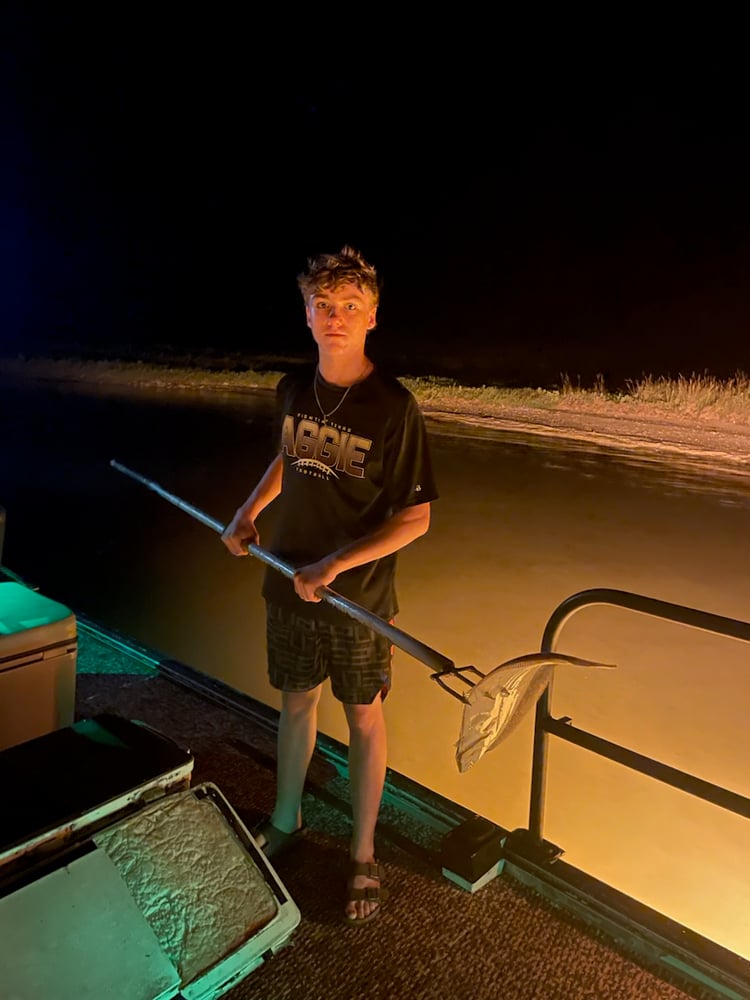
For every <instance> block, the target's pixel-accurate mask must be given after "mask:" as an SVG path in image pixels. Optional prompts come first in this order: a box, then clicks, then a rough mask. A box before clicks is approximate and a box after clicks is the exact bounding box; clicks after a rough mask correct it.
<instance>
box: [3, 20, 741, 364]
mask: <svg viewBox="0 0 750 1000" xmlns="http://www.w3.org/2000/svg"><path fill="white" fill-rule="evenodd" d="M99 17H100V18H102V20H100V21H99V22H98V23H93V24H92V22H91V18H90V17H89V16H88V15H86V16H84V15H83V14H70V13H67V12H59V11H55V12H52V13H48V14H47V15H46V16H45V17H44V18H40V17H36V18H35V17H33V16H32V15H30V14H28V13H26V11H25V10H24V9H22V8H20V7H16V8H11V14H10V15H9V16H7V18H6V20H7V24H6V27H7V29H8V30H6V31H5V32H4V42H5V47H6V52H5V53H4V67H5V74H6V82H7V86H6V87H5V88H4V97H3V98H2V102H3V106H2V109H1V110H2V111H3V112H4V115H3V118H4V121H5V126H4V129H3V131H4V135H3V144H4V147H5V149H6V155H5V157H4V158H3V165H2V167H1V168H0V169H1V170H2V176H3V182H4V183H3V189H4V192H5V193H4V195H3V210H4V216H5V220H6V225H5V227H4V229H5V234H6V236H5V239H4V241H3V244H2V251H1V252H2V254H3V268H2V274H3V288H2V294H1V297H0V303H1V306H0V307H1V308H2V310H3V316H2V338H1V340H0V353H2V354H4V355H8V354H11V355H12V354H19V353H20V354H24V353H26V354H32V353H39V352H46V353H50V352H51V353H58V354H59V353H65V352H66V351H69V350H71V349H74V348H76V347H78V348H80V349H82V350H85V349H89V350H91V351H94V352H98V353H106V351H107V349H108V348H111V349H115V348H117V347H121V346H122V345H128V346H129V348H130V349H131V350H133V351H134V352H138V351H142V352H144V353H148V351H149V350H153V348H154V346H155V345H169V346H170V347H172V348H175V349H178V350H180V349H182V350H184V351H185V352H186V353H188V352H194V351H199V350H202V349H207V348H214V349H218V350H226V351H227V352H236V351H242V352H245V353H249V354H262V353H275V354H278V353H281V354H283V353H289V352H291V353H294V352H299V351H303V352H304V351H305V350H306V348H307V345H308V334H307V330H306V328H305V325H304V316H303V312H302V303H301V299H300V298H299V293H298V291H297V288H296V283H295V276H296V274H297V272H298V271H299V270H301V269H302V267H303V266H304V263H305V259H306V257H307V256H309V255H311V254H314V253H318V252H320V251H323V250H336V249H339V248H340V246H341V245H343V244H344V243H351V244H352V245H354V246H357V247H358V248H359V249H360V250H362V252H363V253H365V255H366V256H367V257H368V258H369V259H370V260H371V261H372V262H373V263H374V264H375V265H376V267H377V268H378V270H379V273H380V276H381V279H382V281H383V297H382V305H381V309H380V313H379V322H378V328H377V329H376V330H375V331H374V333H373V339H372V345H373V352H374V353H375V354H376V355H379V356H381V357H382V358H384V359H385V360H388V361H391V362H392V363H393V364H394V365H395V366H396V367H399V368H405V369H408V368H409V367H410V366H411V367H412V368H414V369H415V374H427V373H429V369H430V368H431V367H433V368H435V371H434V374H449V375H450V374H455V375H456V376H459V375H460V373H461V372H462V371H472V372H476V371H479V372H484V373H486V380H487V381H501V382H502V381H505V382H507V383H513V384H520V383H524V382H527V383H529V384H536V383H539V384H549V383H550V382H555V381H559V378H560V375H561V374H567V375H569V376H570V377H571V378H576V377H580V378H581V380H582V381H583V382H590V381H591V380H593V379H594V378H595V377H596V376H597V375H603V376H604V377H605V380H607V381H608V382H611V383H618V382H619V383H621V382H623V381H624V380H626V379H635V378H639V377H640V376H642V375H643V374H651V375H653V376H655V377H657V376H660V375H665V376H672V377H675V376H677V375H679V374H682V375H690V374H692V373H704V372H707V373H709V374H711V375H713V376H715V377H719V378H727V377H731V376H732V375H733V374H734V373H735V372H736V371H738V370H739V371H742V370H747V369H748V367H749V365H748V361H747V352H746V348H745V343H746V341H747V330H748V326H749V322H748V321H749V320H750V296H749V294H748V280H747V279H748V262H749V261H750V211H749V209H750V196H749V195H748V190H747V183H746V178H747V176H748V175H750V172H749V171H748V167H750V162H749V160H750V156H749V155H748V154H749V153H750V141H749V136H748V126H747V116H746V115H745V114H744V112H741V94H742V90H741V88H740V86H739V80H738V79H735V78H734V76H735V75H736V76H739V73H738V72H737V73H736V74H735V73H734V71H733V69H732V66H731V63H730V62H729V61H728V60H720V59H719V57H718V56H717V57H715V58H713V59H704V60H703V61H702V62H701V63H700V64H697V63H696V64H693V63H692V62H689V61H688V60H687V59H686V60H685V64H684V65H682V66H679V65H677V64H676V63H675V64H673V65H667V64H663V61H656V60H654V62H653V63H652V64H650V65H649V64H647V63H644V62H643V61H641V62H640V63H639V69H638V71H637V72H636V71H635V69H634V68H633V63H632V61H628V62H625V61H623V62H622V63H619V62H618V61H617V60H616V59H614V58H613V59H612V60H611V63H612V64H611V65H609V61H610V56H611V54H610V53H605V54H602V55H601V56H599V57H598V58H595V57H593V56H591V57H590V60H589V62H587V63H585V64H583V63H581V62H575V61H574V60H569V61H568V62H567V63H565V62H564V60H562V58H560V59H558V60H557V61H549V60H545V59H541V57H540V61H539V63H538V64H536V65H534V64H530V63H528V62H527V61H526V59H525V57H524V56H523V55H522V54H519V55H518V56H517V57H515V58H513V57H509V56H508V54H507V53H504V61H503V66H502V68H501V69H498V70H496V71H495V70H492V71H490V70H484V71H479V70H476V69H472V68H470V69H467V70H465V71H464V72H463V73H462V74H461V75H460V76H459V75H457V74H456V72H455V71H450V70H449V69H448V68H447V67H446V66H445V65H442V64H441V63H440V61H439V60H438V59H437V58H436V59H435V63H434V65H429V64H428V63H427V62H426V58H425V61H424V62H423V63H420V65H416V64H415V65H412V66H411V68H410V69H409V70H403V69H400V68H399V69H398V70H394V69H393V67H392V66H390V65H389V66H387V67H386V68H384V69H382V70H381V71H380V72H379V73H378V74H376V71H375V70H373V69H372V68H371V67H369V66H368V69H367V73H366V74H365V75H364V77H363V81H362V85H361V86H353V85H352V82H351V79H350V78H349V77H348V76H347V75H346V74H344V73H343V72H335V71H328V70H326V71H323V70H319V69H317V68H315V67H312V68H311V67H310V66H308V65H306V64H305V63H304V62H302V61H301V60H300V59H299V58H298V56H297V55H295V56H294V57H291V56H290V57H288V59H287V62H286V63H284V64H283V65H277V66H274V68H273V69H263V68H262V67H260V66H259V65H256V64H252V63H251V62H249V61H248V58H247V55H246V54H243V50H242V42H241V39H240V38H235V37H233V35H232V32H231V31H229V29H228V28H227V27H225V26H221V25H212V24H209V25H208V26H206V25H204V24H203V23H201V22H199V21H196V22H194V23H190V22H188V21H186V20H185V19H183V21H181V22H180V23H179V24H177V25H176V24H175V23H173V22H172V20H171V19H170V18H169V17H168V16H167V15H161V17H154V18H153V19H152V21H150V22H149V24H148V30H146V29H145V27H143V26H139V25H138V24H129V25H123V24H122V23H121V24H117V25H116V26H112V25H108V24H107V21H106V18H105V17H104V15H101V14H100V15H99ZM107 27H108V28H109V30H105V29H106V28H107ZM174 32H176V35H175V34H174ZM167 42H169V44H167ZM385 62H386V63H387V60H385ZM399 65H400V64H399ZM365 87H366V91H365ZM416 369H419V370H418V371H417V370H416Z"/></svg>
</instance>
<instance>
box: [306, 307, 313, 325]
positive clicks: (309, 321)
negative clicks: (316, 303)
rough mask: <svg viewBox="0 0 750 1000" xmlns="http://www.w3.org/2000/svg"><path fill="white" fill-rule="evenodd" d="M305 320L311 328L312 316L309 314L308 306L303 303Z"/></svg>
mask: <svg viewBox="0 0 750 1000" xmlns="http://www.w3.org/2000/svg"><path fill="white" fill-rule="evenodd" d="M305 321H306V322H307V325H308V326H309V327H310V329H311V330H312V316H311V315H310V306H308V305H307V303H305Z"/></svg>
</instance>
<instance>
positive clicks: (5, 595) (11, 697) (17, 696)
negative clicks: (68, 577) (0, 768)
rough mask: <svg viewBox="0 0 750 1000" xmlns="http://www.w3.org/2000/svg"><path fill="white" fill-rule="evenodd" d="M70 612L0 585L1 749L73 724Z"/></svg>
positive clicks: (73, 637) (16, 588) (74, 644)
mask: <svg viewBox="0 0 750 1000" xmlns="http://www.w3.org/2000/svg"><path fill="white" fill-rule="evenodd" d="M77 650H78V639H77V629H76V619H75V615H74V614H73V612H72V611H71V610H70V609H69V608H67V607H65V605H64V604H59V603H58V602H57V601H52V600H50V599H49V598H48V597H43V596H42V595H41V594H39V593H37V592H36V591H35V590H31V589H30V588H29V587H24V586H23V585H22V584H20V583H12V582H8V583H0V750H2V749H5V748H6V747H11V746H15V745H16V744H18V743H24V742H25V741H26V740H31V739H34V738H35V737H36V736H42V735H43V734H44V733H50V732H53V731H54V730H56V729H62V728H63V727H65V726H69V725H71V724H72V722H73V717H74V712H75V678H76V655H77Z"/></svg>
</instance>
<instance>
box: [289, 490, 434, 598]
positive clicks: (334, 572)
mask: <svg viewBox="0 0 750 1000" xmlns="http://www.w3.org/2000/svg"><path fill="white" fill-rule="evenodd" d="M429 526H430V505H429V503H421V504H416V505H415V506H413V507H405V508H404V509H403V510H400V511H398V513H396V514H394V515H393V517H391V518H389V519H388V520H387V521H386V522H385V523H384V524H383V525H382V526H381V527H380V528H378V530H377V531H373V532H372V534H370V535H365V536H364V537H363V538H358V539H357V540H356V541H355V542H350V543H349V544H348V545H344V546H343V547H342V548H340V549H337V550H336V552H332V553H331V554H330V555H328V556H326V557H325V558H323V559H320V560H319V561H318V562H316V563H311V564H310V565H309V566H303V567H302V568H301V569H299V570H298V571H297V573H295V575H294V589H295V590H296V591H297V594H298V595H299V596H300V597H301V598H302V600H303V601H314V602H317V601H319V600H320V598H319V597H316V596H315V591H316V590H317V589H318V587H322V586H328V584H329V583H332V582H333V581H334V580H335V579H336V577H337V576H338V575H339V573H343V572H344V571H345V570H348V569H354V567H355V566H362V565H364V563H368V562H372V561H373V560H375V559H380V558H382V557H383V556H388V555H390V554H391V553H392V552H397V551H398V550H399V549H403V548H404V546H406V545H408V544H409V542H413V541H414V539H415V538H419V537H420V535H424V534H425V532H426V531H427V529H428V528H429Z"/></svg>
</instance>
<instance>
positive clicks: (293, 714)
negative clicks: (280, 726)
mask: <svg viewBox="0 0 750 1000" xmlns="http://www.w3.org/2000/svg"><path fill="white" fill-rule="evenodd" d="M320 693H321V685H318V686H317V687H314V688H312V690H310V691H283V692H282V694H281V711H282V712H283V713H284V714H285V715H286V716H287V717H288V718H290V719H302V718H305V717H307V716H309V715H312V714H313V713H314V712H315V710H316V709H317V707H318V702H319V701H320Z"/></svg>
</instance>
